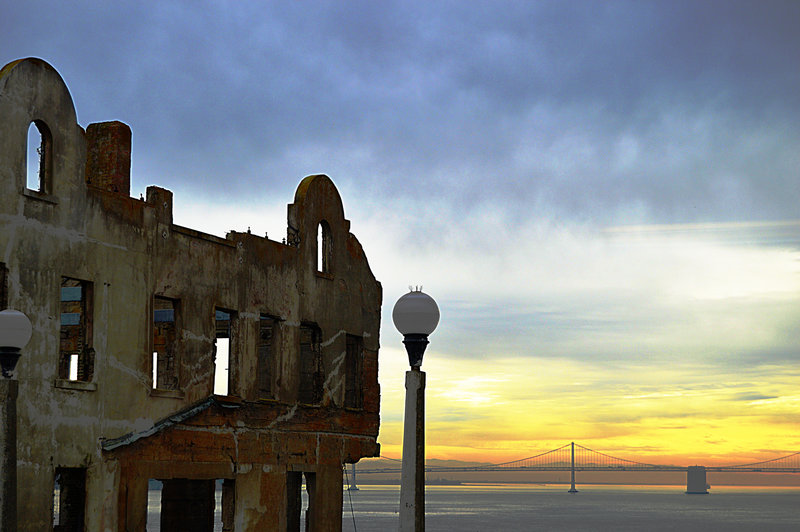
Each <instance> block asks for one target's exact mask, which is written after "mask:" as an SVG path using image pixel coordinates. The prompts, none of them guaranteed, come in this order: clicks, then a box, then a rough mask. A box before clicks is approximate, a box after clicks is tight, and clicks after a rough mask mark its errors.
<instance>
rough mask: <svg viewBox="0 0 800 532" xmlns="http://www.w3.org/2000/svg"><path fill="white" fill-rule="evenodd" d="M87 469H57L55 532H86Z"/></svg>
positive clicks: (55, 482)
mask: <svg viewBox="0 0 800 532" xmlns="http://www.w3.org/2000/svg"><path fill="white" fill-rule="evenodd" d="M85 509H86V468H85V467H57V468H56V471H55V478H54V482H53V531H54V532H73V531H74V532H79V531H83V530H84V520H85V519H84V515H85Z"/></svg>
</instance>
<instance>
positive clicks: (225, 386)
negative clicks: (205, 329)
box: [214, 308, 236, 395]
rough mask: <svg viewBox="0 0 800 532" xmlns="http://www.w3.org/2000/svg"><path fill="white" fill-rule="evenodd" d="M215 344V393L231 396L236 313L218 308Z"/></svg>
mask: <svg viewBox="0 0 800 532" xmlns="http://www.w3.org/2000/svg"><path fill="white" fill-rule="evenodd" d="M214 320H215V329H216V332H215V344H214V393H215V394H216V395H230V394H232V393H233V386H231V384H232V381H233V379H232V372H231V367H232V354H233V348H234V347H235V346H234V342H235V339H234V336H235V334H234V328H235V323H236V312H234V311H232V310H225V309H221V308H217V309H215V311H214Z"/></svg>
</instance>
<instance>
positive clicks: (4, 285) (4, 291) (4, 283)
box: [0, 262, 8, 310]
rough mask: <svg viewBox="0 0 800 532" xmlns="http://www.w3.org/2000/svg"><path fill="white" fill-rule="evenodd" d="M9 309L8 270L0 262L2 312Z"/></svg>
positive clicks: (0, 307)
mask: <svg viewBox="0 0 800 532" xmlns="http://www.w3.org/2000/svg"><path fill="white" fill-rule="evenodd" d="M7 308H8V269H7V268H6V265H5V264H4V263H2V262H0V310H4V309H7Z"/></svg>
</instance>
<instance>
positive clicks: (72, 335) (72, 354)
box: [58, 277, 94, 382]
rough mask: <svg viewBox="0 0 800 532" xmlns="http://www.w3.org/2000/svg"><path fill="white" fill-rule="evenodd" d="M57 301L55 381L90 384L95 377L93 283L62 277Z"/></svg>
mask: <svg viewBox="0 0 800 532" xmlns="http://www.w3.org/2000/svg"><path fill="white" fill-rule="evenodd" d="M60 299H61V333H60V343H59V362H58V378H60V379H68V380H72V381H86V382H88V381H91V380H92V377H93V374H94V349H93V348H92V326H93V320H92V283H90V282H88V281H81V280H78V279H72V278H69V277H62V278H61V297H60Z"/></svg>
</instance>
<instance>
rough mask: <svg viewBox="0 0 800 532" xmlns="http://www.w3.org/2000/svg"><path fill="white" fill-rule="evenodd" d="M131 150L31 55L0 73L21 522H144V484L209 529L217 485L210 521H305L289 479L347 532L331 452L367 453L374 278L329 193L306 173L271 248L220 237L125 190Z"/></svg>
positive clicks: (1, 251) (2, 285) (3, 265)
mask: <svg viewBox="0 0 800 532" xmlns="http://www.w3.org/2000/svg"><path fill="white" fill-rule="evenodd" d="M31 128H34V129H33V130H32V131H34V132H35V133H36V135H35V137H36V138H37V139H38V141H37V142H39V143H40V146H39V158H38V165H39V166H38V168H39V171H38V174H37V179H36V180H35V182H33V183H31V182H30V181H28V179H27V177H26V176H27V170H26V168H27V166H28V165H29V164H31V163H29V162H28V158H27V155H26V154H27V147H26V146H27V143H28V141H27V139H28V134H29V130H30V129H31ZM130 148H131V132H130V129H129V128H128V126H126V125H125V124H123V123H121V122H104V123H99V124H90V125H89V126H88V127H87V128H86V130H84V129H83V128H82V127H81V126H80V125H78V124H77V121H76V115H75V109H74V107H73V103H72V98H71V96H70V93H69V91H68V90H67V87H66V85H65V84H64V82H63V80H62V79H61V77H60V76H59V74H58V73H57V72H56V71H55V70H54V69H53V68H52V67H51V66H50V65H48V64H47V63H45V62H44V61H41V60H39V59H24V60H20V61H15V62H13V63H10V64H8V65H6V66H5V67H3V69H2V71H0V308H5V307H11V308H16V309H18V310H20V311H22V312H24V313H25V314H27V315H28V316H29V317H30V319H31V322H32V324H33V337H32V339H31V342H30V343H29V344H28V346H27V347H26V348H25V349H24V350H23V354H22V358H21V359H20V361H19V364H18V365H17V370H16V374H17V378H18V379H19V398H18V409H17V411H18V440H17V460H18V462H17V468H18V481H17V482H18V515H19V521H20V530H24V531H31V532H33V531H35V532H41V531H46V530H84V529H85V530H89V531H117V530H119V531H123V530H124V531H135V532H141V531H143V530H145V526H146V519H147V507H148V486H149V485H150V484H151V483H150V482H149V481H150V480H151V479H157V480H160V481H161V482H163V489H162V490H161V499H160V505H161V517H160V520H161V523H162V525H163V526H162V530H169V531H174V530H191V531H198V532H201V531H206V530H209V531H210V530H212V528H211V527H212V520H213V519H214V516H213V512H214V504H215V492H219V490H218V489H215V488H216V487H217V486H219V485H221V486H222V488H221V500H222V503H221V504H222V521H223V526H224V530H237V531H239V530H242V531H244V530H281V531H283V530H299V528H300V520H301V489H305V490H306V491H307V495H308V511H307V512H306V514H307V517H306V518H307V523H308V529H309V530H340V529H341V526H342V519H341V513H342V466H343V464H346V463H352V462H356V461H358V460H359V459H360V458H362V457H366V456H377V455H378V453H379V447H378V444H377V442H376V438H377V434H378V422H379V419H378V407H379V393H380V392H379V388H378V378H377V375H378V367H377V364H378V329H379V324H380V323H379V322H380V306H381V286H380V284H379V283H378V282H377V281H376V280H375V277H374V276H373V274H372V272H371V271H370V268H369V265H368V264H367V259H366V257H365V255H364V252H363V250H362V248H361V245H360V244H359V242H358V240H356V238H355V236H353V235H352V234H351V233H350V232H349V222H348V221H347V220H346V219H345V218H344V211H343V207H342V202H341V199H340V197H339V193H338V192H337V190H336V188H335V187H334V185H333V183H332V182H331V180H330V179H329V178H328V177H326V176H324V175H315V176H309V177H306V178H305V179H303V180H302V181H301V182H300V185H299V186H298V188H297V192H296V193H295V197H294V202H293V203H291V204H289V207H288V231H287V235H286V240H285V243H282V242H276V241H273V240H269V239H267V238H262V237H259V236H256V235H252V234H250V233H249V232H242V233H240V232H230V233H228V234H227V237H226V238H219V237H216V236H212V235H209V234H204V233H201V232H199V231H195V230H193V229H190V228H186V227H181V226H179V225H175V224H174V223H173V220H172V205H173V198H172V193H171V192H170V191H168V190H165V189H163V188H159V187H155V186H151V187H148V188H147V195H146V198H143V199H136V198H132V197H130ZM224 345H227V346H228V347H227V349H226V350H225V351H227V356H224V355H222V354H221V353H222V352H223V346H224ZM220 364H222V365H224V367H216V368H215V366H220ZM224 368H229V369H228V372H227V386H226V388H227V390H225V391H218V393H217V394H215V393H214V390H215V389H214V377H215V374H217V375H224V372H223V373H220V370H221V369H224ZM303 484H304V485H305V488H303V487H302V486H303Z"/></svg>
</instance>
